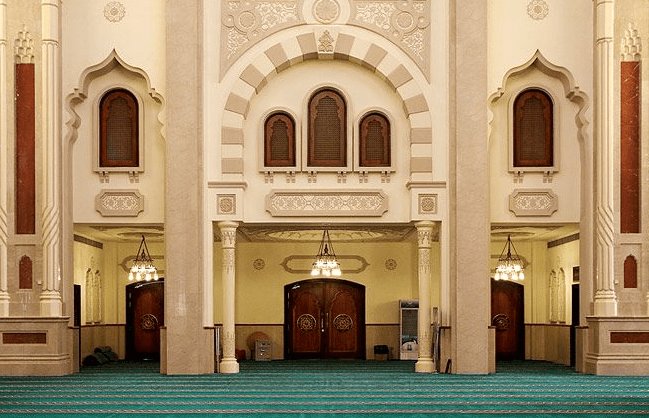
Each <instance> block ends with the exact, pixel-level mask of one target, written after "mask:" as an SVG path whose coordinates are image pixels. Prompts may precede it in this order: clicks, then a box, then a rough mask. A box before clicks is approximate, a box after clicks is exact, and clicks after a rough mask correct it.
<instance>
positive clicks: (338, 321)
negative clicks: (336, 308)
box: [333, 314, 354, 332]
mask: <svg viewBox="0 0 649 418" xmlns="http://www.w3.org/2000/svg"><path fill="white" fill-rule="evenodd" d="M333 324H334V328H336V329H337V330H338V331H340V332H346V331H349V330H350V329H352V328H353V327H354V320H353V319H352V317H351V316H349V315H347V314H340V315H336V317H335V318H334V321H333Z"/></svg>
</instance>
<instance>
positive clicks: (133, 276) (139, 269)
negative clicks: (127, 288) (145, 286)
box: [128, 235, 158, 282]
mask: <svg viewBox="0 0 649 418" xmlns="http://www.w3.org/2000/svg"><path fill="white" fill-rule="evenodd" d="M143 279H144V280H146V281H147V282H148V281H151V280H158V270H157V269H156V268H155V267H154V265H153V259H152V258H151V254H149V248H148V247H147V246H146V241H145V239H144V235H142V241H140V248H138V250H137V256H136V257H135V260H133V267H131V271H130V272H129V273H128V280H129V281H131V282H132V281H133V280H135V281H136V282H139V281H140V280H143Z"/></svg>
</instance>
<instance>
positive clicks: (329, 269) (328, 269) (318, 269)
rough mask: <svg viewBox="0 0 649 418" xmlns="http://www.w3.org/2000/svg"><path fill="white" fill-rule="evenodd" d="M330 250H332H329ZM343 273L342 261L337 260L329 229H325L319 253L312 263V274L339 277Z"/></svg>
mask: <svg viewBox="0 0 649 418" xmlns="http://www.w3.org/2000/svg"><path fill="white" fill-rule="evenodd" d="M330 250H331V252H329V251H330ZM341 274H342V271H341V270H340V263H338V260H336V253H335V252H334V246H333V244H332V243H331V238H329V231H327V230H326V229H325V230H324V232H323V233H322V241H321V242H320V248H319V250H318V255H316V258H315V261H314V262H313V264H311V276H314V277H316V276H324V277H331V276H333V277H338V276H340V275H341Z"/></svg>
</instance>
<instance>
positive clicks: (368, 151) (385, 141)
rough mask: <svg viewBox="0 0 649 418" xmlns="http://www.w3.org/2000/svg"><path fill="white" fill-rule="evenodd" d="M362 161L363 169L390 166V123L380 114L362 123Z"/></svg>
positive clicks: (365, 118)
mask: <svg viewBox="0 0 649 418" xmlns="http://www.w3.org/2000/svg"><path fill="white" fill-rule="evenodd" d="M359 132H360V141H359V146H360V150H359V151H360V152H359V155H360V161H359V164H360V166H361V167H389V166H390V122H389V121H388V119H387V118H386V117H385V116H383V115H381V114H379V113H371V114H369V115H367V116H365V117H364V118H363V119H362V120H361V123H360V129H359Z"/></svg>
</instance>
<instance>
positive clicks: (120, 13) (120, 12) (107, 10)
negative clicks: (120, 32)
mask: <svg viewBox="0 0 649 418" xmlns="http://www.w3.org/2000/svg"><path fill="white" fill-rule="evenodd" d="M124 15H126V8H125V7H124V5H123V4H122V3H120V2H118V1H111V2H110V3H108V4H106V6H105V7H104V17H105V18H106V20H108V21H109V22H113V23H117V22H119V21H120V20H122V19H123V18H124Z"/></svg>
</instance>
